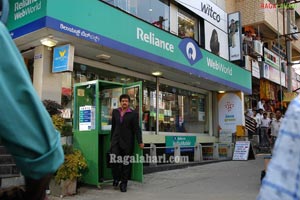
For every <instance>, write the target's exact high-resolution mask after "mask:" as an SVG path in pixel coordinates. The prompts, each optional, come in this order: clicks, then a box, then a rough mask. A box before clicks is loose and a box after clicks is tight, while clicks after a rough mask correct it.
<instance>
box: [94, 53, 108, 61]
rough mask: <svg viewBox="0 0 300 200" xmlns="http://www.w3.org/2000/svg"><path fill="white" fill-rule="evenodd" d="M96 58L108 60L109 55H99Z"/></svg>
mask: <svg viewBox="0 0 300 200" xmlns="http://www.w3.org/2000/svg"><path fill="white" fill-rule="evenodd" d="M96 57H97V58H99V59H101V60H108V59H110V57H111V56H110V55H106V54H99V55H97V56H96Z"/></svg>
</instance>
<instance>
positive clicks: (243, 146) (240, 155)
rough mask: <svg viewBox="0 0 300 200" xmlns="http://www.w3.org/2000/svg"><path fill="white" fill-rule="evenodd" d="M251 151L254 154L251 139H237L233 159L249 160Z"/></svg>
mask: <svg viewBox="0 0 300 200" xmlns="http://www.w3.org/2000/svg"><path fill="white" fill-rule="evenodd" d="M249 152H251V155H252V154H253V150H252V147H251V143H250V141H236V143H235V145H234V152H233V157H232V160H248V158H249Z"/></svg>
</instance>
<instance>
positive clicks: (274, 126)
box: [270, 109, 282, 147]
mask: <svg viewBox="0 0 300 200" xmlns="http://www.w3.org/2000/svg"><path fill="white" fill-rule="evenodd" d="M281 116H282V113H281V110H280V109H276V110H275V119H273V120H272V123H271V127H270V128H271V144H272V147H273V146H274V144H275V141H276V139H277V137H278V132H279V128H280V125H281V121H282V117H281Z"/></svg>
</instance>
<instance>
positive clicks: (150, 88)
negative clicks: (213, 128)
mask: <svg viewBox="0 0 300 200" xmlns="http://www.w3.org/2000/svg"><path fill="white" fill-rule="evenodd" d="M154 84H155V83H153V85H145V84H144V87H143V130H144V131H156V119H157V118H156V108H157V106H156V90H155V85H154ZM207 98H208V97H207V96H206V95H203V94H197V93H194V92H191V91H187V90H182V89H178V88H175V87H172V86H167V85H160V91H159V105H158V108H159V115H158V120H159V123H158V124H159V129H158V130H159V132H187V133H208V120H207V118H206V115H207V111H208V108H207V106H208V105H207V103H206V102H207Z"/></svg>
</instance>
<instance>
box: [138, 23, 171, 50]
mask: <svg viewBox="0 0 300 200" xmlns="http://www.w3.org/2000/svg"><path fill="white" fill-rule="evenodd" d="M136 39H138V40H140V41H143V42H146V43H148V44H150V45H153V46H156V47H158V48H161V49H163V50H166V51H169V52H172V53H173V52H174V45H173V44H172V43H169V42H167V41H164V40H162V39H160V38H158V37H156V36H155V33H153V32H148V33H145V32H144V30H143V29H142V28H139V27H137V28H136Z"/></svg>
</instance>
